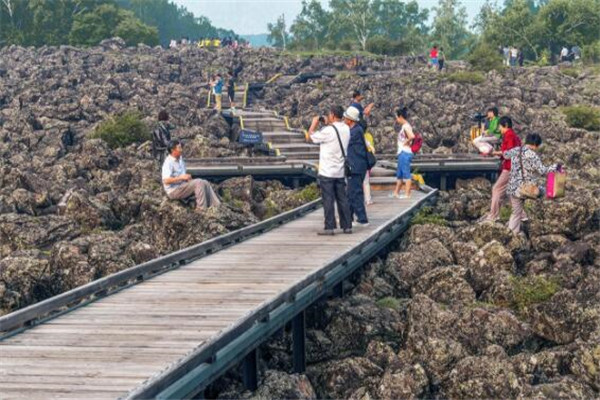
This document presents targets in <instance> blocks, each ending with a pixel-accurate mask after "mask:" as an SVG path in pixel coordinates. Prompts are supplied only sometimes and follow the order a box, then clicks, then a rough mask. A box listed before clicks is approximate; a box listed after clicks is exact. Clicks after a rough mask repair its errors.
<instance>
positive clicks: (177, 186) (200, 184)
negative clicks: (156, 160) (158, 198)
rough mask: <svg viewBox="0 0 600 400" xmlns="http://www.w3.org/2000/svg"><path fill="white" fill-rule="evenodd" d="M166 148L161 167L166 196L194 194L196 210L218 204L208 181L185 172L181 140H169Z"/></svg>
mask: <svg viewBox="0 0 600 400" xmlns="http://www.w3.org/2000/svg"><path fill="white" fill-rule="evenodd" d="M167 149H168V151H169V155H168V156H167V158H166V159H165V162H164V163H163V167H162V182H163V187H164V189H165V192H167V197H168V198H169V199H171V200H182V199H186V198H188V197H190V196H191V195H194V196H195V197H196V210H201V209H204V208H208V207H217V206H219V205H220V204H221V200H219V197H218V196H217V195H216V193H215V191H214V190H213V188H212V187H211V186H210V183H208V182H207V181H205V180H204V179H192V176H191V175H189V174H187V173H186V170H185V162H184V161H183V156H182V152H183V149H182V147H181V142H180V141H179V140H171V141H170V142H169V145H168V147H167Z"/></svg>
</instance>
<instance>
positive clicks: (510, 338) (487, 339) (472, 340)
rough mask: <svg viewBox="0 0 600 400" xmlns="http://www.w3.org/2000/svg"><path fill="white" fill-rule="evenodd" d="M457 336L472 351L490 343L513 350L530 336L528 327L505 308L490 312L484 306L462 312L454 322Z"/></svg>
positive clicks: (478, 350) (483, 347)
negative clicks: (455, 322)
mask: <svg viewBox="0 0 600 400" xmlns="http://www.w3.org/2000/svg"><path fill="white" fill-rule="evenodd" d="M456 330H457V332H458V337H459V338H460V339H461V342H462V343H466V344H467V345H468V346H469V347H470V348H471V349H472V352H473V353H477V352H480V351H482V350H483V349H485V348H487V347H488V346H490V345H498V346H501V347H502V348H504V349H505V350H514V349H517V348H518V346H520V345H522V344H523V343H524V342H525V341H526V340H528V339H530V338H531V337H532V335H533V334H532V332H531V330H530V329H529V327H528V326H527V325H526V324H524V323H522V322H521V321H519V320H518V319H517V318H516V317H515V316H514V315H513V314H512V313H510V312H508V311H506V310H499V311H497V312H492V311H490V310H486V309H484V308H474V309H472V310H468V311H465V312H463V314H462V316H461V318H460V319H459V320H458V322H457V324H456Z"/></svg>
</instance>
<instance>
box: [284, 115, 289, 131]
mask: <svg viewBox="0 0 600 400" xmlns="http://www.w3.org/2000/svg"><path fill="white" fill-rule="evenodd" d="M283 122H285V129H287V130H288V131H289V130H290V120H289V118H288V117H287V116H285V117H283Z"/></svg>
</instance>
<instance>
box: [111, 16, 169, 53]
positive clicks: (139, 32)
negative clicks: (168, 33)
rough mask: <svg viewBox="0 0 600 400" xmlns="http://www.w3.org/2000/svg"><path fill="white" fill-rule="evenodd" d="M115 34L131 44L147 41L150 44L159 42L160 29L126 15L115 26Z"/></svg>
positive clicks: (153, 44)
mask: <svg viewBox="0 0 600 400" xmlns="http://www.w3.org/2000/svg"><path fill="white" fill-rule="evenodd" d="M114 36H119V37H120V38H122V39H123V40H125V43H127V45H129V46H134V45H136V44H138V43H145V44H147V45H149V46H156V45H157V44H158V29H157V28H156V27H154V26H148V25H146V24H144V23H142V21H140V20H139V19H137V18H134V17H133V14H132V16H131V17H126V18H124V19H122V20H121V22H119V25H117V27H116V28H115V31H114Z"/></svg>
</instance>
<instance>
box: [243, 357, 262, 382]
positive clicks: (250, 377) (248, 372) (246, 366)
mask: <svg viewBox="0 0 600 400" xmlns="http://www.w3.org/2000/svg"><path fill="white" fill-rule="evenodd" d="M243 370H244V371H243V380H244V387H245V388H246V389H248V390H251V391H255V390H256V389H257V388H258V349H254V350H252V351H251V352H250V353H248V355H246V357H244V361H243Z"/></svg>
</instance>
